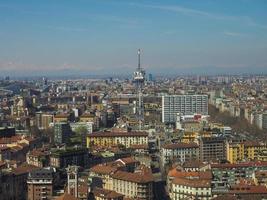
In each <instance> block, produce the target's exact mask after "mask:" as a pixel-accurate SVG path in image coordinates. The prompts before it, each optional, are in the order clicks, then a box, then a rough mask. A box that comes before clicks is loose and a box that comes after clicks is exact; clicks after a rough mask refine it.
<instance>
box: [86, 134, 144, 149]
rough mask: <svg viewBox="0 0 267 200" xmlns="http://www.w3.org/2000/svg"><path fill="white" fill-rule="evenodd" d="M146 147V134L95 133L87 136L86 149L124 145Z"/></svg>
mask: <svg viewBox="0 0 267 200" xmlns="http://www.w3.org/2000/svg"><path fill="white" fill-rule="evenodd" d="M144 144H145V145H147V144H148V133H146V132H96V133H92V134H90V135H88V136H87V147H88V148H89V147H92V146H112V145H124V146H125V147H127V148H128V147H131V146H132V145H144Z"/></svg>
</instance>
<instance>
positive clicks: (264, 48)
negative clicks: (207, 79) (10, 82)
mask: <svg viewBox="0 0 267 200" xmlns="http://www.w3.org/2000/svg"><path fill="white" fill-rule="evenodd" d="M138 48H141V49H142V66H143V67H145V68H146V69H147V70H148V71H150V72H152V73H165V72H166V71H167V72H170V73H172V72H179V70H183V69H187V70H190V69H191V68H192V69H193V68H194V69H198V70H200V71H201V69H202V68H203V69H206V70H208V69H209V68H216V69H221V70H224V71H227V70H230V69H233V68H236V69H238V70H240V71H242V70H243V69H251V71H252V72H253V69H254V68H260V69H264V68H265V69H266V68H267V56H266V55H267V1H266V0H223V1H222V0H203V1H199V0H194V1H193V0H184V1H179V0H161V1H160V0H150V1H149V0H135V1H132V0H31V1H30V0H23V1H22V0H0V70H1V71H2V72H3V73H11V72H12V73H13V72H16V73H18V74H25V73H26V74H28V73H32V74H42V73H44V74H45V73H48V72H51V73H54V72H66V71H75V72H76V73H84V72H88V73H92V74H107V73H113V74H116V73H130V72H132V71H133V70H134V69H135V68H136V65H137V49H138Z"/></svg>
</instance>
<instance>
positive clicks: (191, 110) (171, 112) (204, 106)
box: [162, 95, 208, 123]
mask: <svg viewBox="0 0 267 200" xmlns="http://www.w3.org/2000/svg"><path fill="white" fill-rule="evenodd" d="M196 113H197V114H203V115H208V96H207V95H166V96H162V122H163V123H175V122H176V117H177V114H180V115H193V114H196Z"/></svg>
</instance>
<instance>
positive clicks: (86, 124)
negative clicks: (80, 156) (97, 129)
mask: <svg viewBox="0 0 267 200" xmlns="http://www.w3.org/2000/svg"><path fill="white" fill-rule="evenodd" d="M93 125H94V122H76V123H70V127H71V130H72V131H75V130H76V128H78V127H85V128H86V129H87V133H92V132H93Z"/></svg>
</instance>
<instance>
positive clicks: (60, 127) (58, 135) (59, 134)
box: [54, 122, 72, 144]
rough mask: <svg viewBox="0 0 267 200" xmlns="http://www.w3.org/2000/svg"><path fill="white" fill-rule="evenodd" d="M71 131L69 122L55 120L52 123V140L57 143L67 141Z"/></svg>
mask: <svg viewBox="0 0 267 200" xmlns="http://www.w3.org/2000/svg"><path fill="white" fill-rule="evenodd" d="M71 133H72V131H71V128H70V125H69V123H67V122H57V123H55V125H54V136H55V138H54V142H55V143H58V144H62V143H66V142H68V140H69V138H70V135H71Z"/></svg>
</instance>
